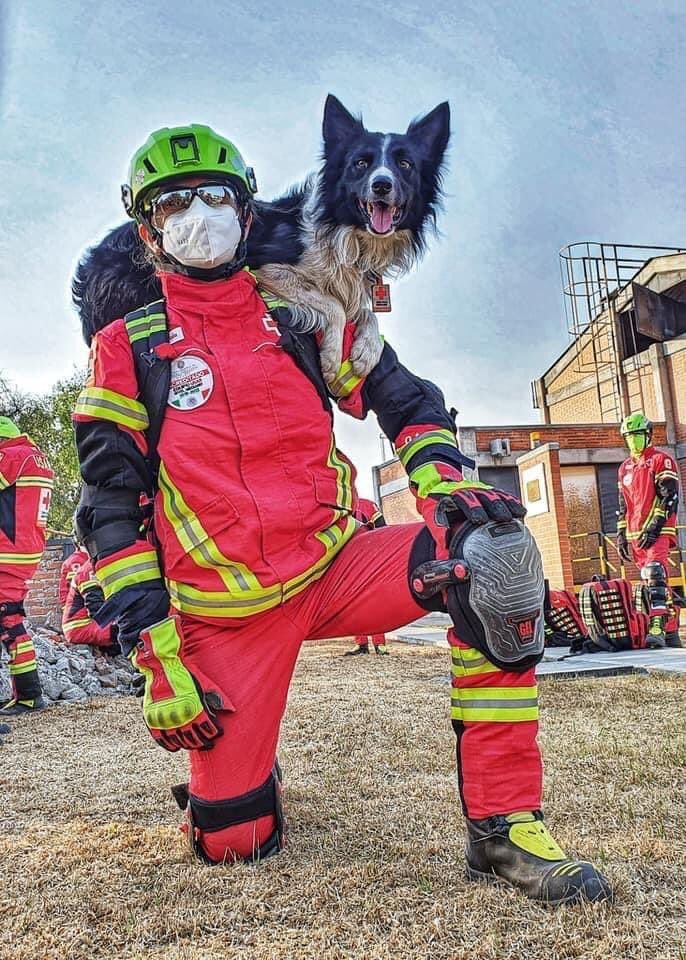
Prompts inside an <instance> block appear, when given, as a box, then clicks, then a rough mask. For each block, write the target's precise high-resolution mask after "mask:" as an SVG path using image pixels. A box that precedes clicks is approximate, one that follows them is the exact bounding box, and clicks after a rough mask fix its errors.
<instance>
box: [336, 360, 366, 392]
mask: <svg viewBox="0 0 686 960" xmlns="http://www.w3.org/2000/svg"><path fill="white" fill-rule="evenodd" d="M358 383H362V377H358V376H356V375H355V374H354V373H353V365H352V362H351V361H350V360H344V361H343V363H342V364H341V365H340V367H339V368H338V373H337V374H336V378H335V379H334V381H333V382H332V383H331V384H329V389H330V390H331V393H332V394H333V395H334V397H337V398H338V399H339V400H341V399H343V398H344V397H348V396H350V394H351V393H352V392H353V390H354V389H355V387H356V386H357V385H358Z"/></svg>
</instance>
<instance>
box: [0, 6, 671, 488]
mask: <svg viewBox="0 0 686 960" xmlns="http://www.w3.org/2000/svg"><path fill="white" fill-rule="evenodd" d="M0 35H1V39H0V130H1V133H2V138H1V143H2V149H0V223H1V224H2V230H1V231H0V311H1V312H0V331H1V337H0V371H2V372H3V374H4V375H5V376H6V377H7V378H9V379H10V380H11V381H12V382H14V383H15V384H16V385H17V386H19V387H21V388H24V389H27V390H45V389H48V388H49V387H50V386H51V385H52V384H53V383H54V382H55V381H56V380H58V379H59V378H60V377H62V376H64V375H67V374H69V373H70V372H71V371H72V370H73V369H74V367H75V366H77V367H80V366H83V365H84V364H85V361H86V348H85V346H84V344H83V342H82V340H81V337H80V333H79V329H78V322H77V320H76V316H75V314H74V312H73V310H72V308H71V305H70V300H69V279H70V277H71V274H72V272H73V268H74V265H75V262H76V259H77V257H78V255H79V253H80V252H81V251H82V250H83V249H84V248H85V247H86V246H88V245H89V244H90V243H92V242H94V241H95V240H97V239H98V238H99V237H101V236H102V234H103V233H104V232H106V231H107V229H108V228H110V227H112V226H114V225H116V224H117V223H119V222H121V221H122V219H123V211H122V209H121V207H120V201H119V186H120V184H121V183H122V181H123V180H124V178H125V175H126V170H127V166H128V161H129V158H130V156H131V154H132V153H133V151H134V150H135V149H136V148H137V147H138V146H139V145H140V143H142V142H143V141H144V140H145V139H146V137H147V136H148V134H149V133H150V132H151V131H152V130H153V129H156V128H157V127H160V126H173V125H176V124H181V123H190V122H196V123H209V124H210V125H211V126H213V127H215V129H217V130H218V131H219V132H221V133H223V134H224V135H226V136H228V137H229V138H231V139H232V140H234V141H235V142H236V143H237V144H238V146H239V148H240V149H241V151H242V153H243V155H244V157H245V158H246V160H247V162H248V163H251V164H252V165H253V166H254V168H255V170H256V173H257V179H258V183H259V187H260V196H261V197H263V198H265V199H269V198H271V197H275V196H277V195H278V194H279V193H281V192H282V191H283V190H284V189H285V188H286V187H288V186H289V185H290V184H292V183H295V182H298V181H299V180H301V179H302V178H303V177H304V176H305V175H306V174H307V173H308V172H310V171H311V170H313V169H315V168H316V166H317V162H318V156H319V152H320V149H321V115H322V108H323V104H324V100H325V97H326V94H327V93H328V92H332V93H334V94H336V96H338V97H339V99H341V100H342V101H343V103H344V104H345V105H346V106H347V107H348V109H349V110H351V112H353V113H362V115H363V118H364V120H365V123H366V125H367V126H368V128H369V129H373V130H382V131H393V132H402V131H404V130H405V129H406V127H407V125H408V123H409V122H410V120H411V119H413V118H414V117H416V116H417V115H420V114H423V113H426V112H427V111H428V110H430V109H431V108H433V107H434V106H435V105H436V104H438V103H440V102H441V101H443V100H448V101H449V103H450V107H451V114H452V131H453V132H452V138H451V144H450V147H449V155H448V156H449V166H448V172H447V175H446V178H445V192H446V198H445V205H444V211H443V213H442V214H441V216H440V219H439V227H440V232H441V236H440V238H438V239H437V240H436V241H434V242H433V243H432V244H431V247H430V250H429V252H428V254H427V256H426V257H425V259H424V260H423V262H422V263H421V264H420V265H419V267H418V268H417V269H416V271H414V272H413V273H412V274H411V275H410V276H409V277H407V278H406V279H404V280H401V281H399V282H397V283H395V284H394V285H393V288H392V298H393V312H392V313H391V314H390V315H386V316H384V317H382V318H381V320H382V329H383V332H384V334H385V335H386V337H387V339H388V340H389V341H390V342H391V343H392V344H393V345H394V347H395V348H396V350H397V351H398V353H399V354H400V357H401V359H402V360H403V361H404V362H405V363H406V364H407V365H408V366H409V367H410V368H411V369H413V370H414V371H415V372H417V373H419V374H420V375H421V376H423V377H428V378H430V379H432V380H434V381H435V382H437V383H438V384H439V386H440V387H441V388H442V389H443V391H444V393H445V395H446V399H447V401H448V405H449V406H450V405H452V406H455V407H456V408H457V409H458V410H459V411H460V415H459V421H458V422H459V423H461V424H462V425H465V426H467V425H476V424H488V423H493V424H508V423H510V424H512V423H536V422H537V420H538V414H537V412H536V411H534V410H533V409H532V407H531V399H530V390H529V381H530V380H531V379H533V378H535V377H538V376H540V375H541V374H542V373H543V371H544V370H545V369H547V368H548V367H549V366H550V364H551V363H552V362H553V360H554V359H555V358H556V357H557V356H558V354H559V353H560V352H561V351H562V350H563V349H564V347H565V345H566V344H567V343H568V334H567V330H566V325H565V321H564V310H563V304H562V293H561V284H560V275H559V266H558V252H559V250H560V248H561V247H563V246H564V245H565V244H568V243H571V242H574V241H579V240H603V241H614V242H620V243H638V244H650V245H665V246H683V245H684V244H686V177H684V174H683V170H684V154H685V153H686V150H685V149H684V147H685V143H684V132H683V117H684V115H685V113H686V110H685V108H686V82H685V80H686V77H685V69H684V63H685V62H686V61H685V60H684V56H683V51H684V49H685V47H686V17H684V15H683V0H653V2H648V0H633V2H632V3H631V4H628V5H624V6H622V5H620V4H618V3H617V2H616V0H566V2H557V0H546V2H545V3H543V2H538V3H534V2H532V0H528V2H521V0H495V2H490V3H488V2H476V0H475V2H460V0H433V2H431V3H426V2H423V0H422V2H407V0H396V2H392V3H389V2H386V0H381V2H379V0H377V2H375V3H373V4H370V3H369V2H366V3H362V2H358V0H346V2H345V3H341V2H338V0H337V2H332V3H326V2H309V0H308V2H303V0H291V2H290V3H288V4H286V3H278V4H277V3H268V2H264V0H253V2H252V3H249V4H238V5H234V4H227V3H226V0H203V3H202V4H197V5H189V4H187V3H182V2H178V0H167V2H166V3H157V2H154V0H149V2H145V3H143V2H139V0H60V2H59V3H57V2H56V0H30V2H29V0H22V2H19V0H0ZM337 435H338V439H339V445H340V446H341V448H342V449H344V450H345V451H347V452H348V453H349V454H350V455H351V456H352V457H353V459H354V460H355V461H356V463H357V464H358V467H359V469H360V488H361V492H363V493H367V494H369V493H370V492H371V473H370V468H371V464H372V463H375V462H378V461H379V459H380V441H379V428H378V425H377V424H376V422H375V420H374V418H373V417H372V418H370V419H369V421H368V422H365V423H364V424H360V423H357V422H354V421H351V420H349V419H348V418H343V419H339V420H338V422H337Z"/></svg>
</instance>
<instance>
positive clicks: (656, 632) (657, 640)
mask: <svg viewBox="0 0 686 960" xmlns="http://www.w3.org/2000/svg"><path fill="white" fill-rule="evenodd" d="M646 646H647V647H648V649H649V650H663V649H664V646H665V627H664V621H663V619H662V617H651V619H650V626H649V627H648V635H647V636H646Z"/></svg>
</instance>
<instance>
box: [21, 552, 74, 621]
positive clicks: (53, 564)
mask: <svg viewBox="0 0 686 960" xmlns="http://www.w3.org/2000/svg"><path fill="white" fill-rule="evenodd" d="M73 552H74V542H73V540H71V539H70V538H68V537H53V538H51V539H50V540H48V542H47V544H46V545H45V550H44V551H43V556H42V558H41V562H40V566H39V567H38V570H37V571H36V574H35V576H34V577H33V578H32V580H31V583H30V585H29V593H28V596H27V598H26V603H25V604H24V606H25V608H26V615H27V617H28V618H29V619H30V620H33V621H44V620H45V619H46V618H47V617H49V618H50V623H51V625H52V626H59V625H60V624H61V622H62V611H61V609H60V600H59V592H58V588H59V580H60V570H61V568H62V564H63V562H64V561H65V560H66V559H67V557H68V556H69V555H70V554H72V553H73Z"/></svg>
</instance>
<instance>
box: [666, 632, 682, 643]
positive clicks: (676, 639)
mask: <svg viewBox="0 0 686 960" xmlns="http://www.w3.org/2000/svg"><path fill="white" fill-rule="evenodd" d="M665 643H666V644H667V646H668V647H683V643H682V642H681V637H680V636H679V631H678V630H670V631H669V632H668V633H667V636H666V638H665Z"/></svg>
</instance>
